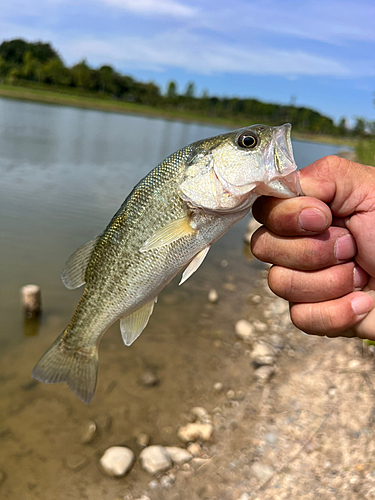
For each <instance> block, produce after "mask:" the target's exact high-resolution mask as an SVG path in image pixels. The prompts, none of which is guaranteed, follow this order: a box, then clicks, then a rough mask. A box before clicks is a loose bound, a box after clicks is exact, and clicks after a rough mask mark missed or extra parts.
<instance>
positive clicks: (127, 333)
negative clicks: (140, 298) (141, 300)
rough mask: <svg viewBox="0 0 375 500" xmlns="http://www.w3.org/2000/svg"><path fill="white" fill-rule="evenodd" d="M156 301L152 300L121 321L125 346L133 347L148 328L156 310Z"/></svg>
mask: <svg viewBox="0 0 375 500" xmlns="http://www.w3.org/2000/svg"><path fill="white" fill-rule="evenodd" d="M155 302H156V299H152V300H150V302H147V304H145V305H144V306H142V307H140V308H139V309H137V311H135V312H133V314H130V316H125V317H124V318H121V319H120V329H121V335H122V339H123V341H124V343H125V345H127V346H129V345H131V344H132V343H133V342H134V341H135V339H137V338H138V337H139V336H140V334H141V333H142V332H143V330H144V329H145V328H146V326H147V323H148V320H149V319H150V316H151V314H152V311H153V310H154V305H155Z"/></svg>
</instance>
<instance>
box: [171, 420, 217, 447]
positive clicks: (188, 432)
mask: <svg viewBox="0 0 375 500" xmlns="http://www.w3.org/2000/svg"><path fill="white" fill-rule="evenodd" d="M213 430H214V428H213V425H212V424H208V423H200V422H194V423H191V424H187V425H185V426H184V427H180V428H179V430H178V437H179V439H181V441H182V442H184V443H189V442H191V441H208V440H209V439H210V438H211V436H212V433H213Z"/></svg>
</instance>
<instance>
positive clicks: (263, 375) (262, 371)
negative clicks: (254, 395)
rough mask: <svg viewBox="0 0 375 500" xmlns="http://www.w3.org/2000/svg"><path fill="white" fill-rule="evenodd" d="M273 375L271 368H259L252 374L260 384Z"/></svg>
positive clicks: (273, 371)
mask: <svg viewBox="0 0 375 500" xmlns="http://www.w3.org/2000/svg"><path fill="white" fill-rule="evenodd" d="M274 373H275V369H274V367H273V366H266V365H265V366H261V367H260V368H258V369H257V370H255V372H254V377H255V378H256V379H257V380H259V381H260V382H268V381H269V380H270V379H271V377H272V375H273V374H274Z"/></svg>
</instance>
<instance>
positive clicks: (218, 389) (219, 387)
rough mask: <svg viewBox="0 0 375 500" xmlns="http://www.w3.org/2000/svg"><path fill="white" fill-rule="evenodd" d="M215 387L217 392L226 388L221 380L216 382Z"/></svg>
mask: <svg viewBox="0 0 375 500" xmlns="http://www.w3.org/2000/svg"><path fill="white" fill-rule="evenodd" d="M214 389H215V391H216V392H221V391H222V390H223V389H224V386H223V384H222V383H221V382H216V384H215V385H214Z"/></svg>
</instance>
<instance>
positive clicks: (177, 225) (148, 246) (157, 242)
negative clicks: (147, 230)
mask: <svg viewBox="0 0 375 500" xmlns="http://www.w3.org/2000/svg"><path fill="white" fill-rule="evenodd" d="M194 231H195V229H193V228H192V227H191V226H190V221H189V217H188V216H185V217H183V218H182V219H176V220H174V221H172V222H170V223H169V224H167V225H166V226H164V227H162V228H160V229H158V230H157V231H156V233H155V234H153V235H152V236H151V237H150V238H148V240H146V241H145V242H144V243H143V245H142V246H141V248H140V249H139V251H140V252H148V251H149V250H154V249H155V248H159V247H163V246H164V245H170V244H171V243H173V242H174V241H177V240H179V239H180V238H183V237H184V236H187V235H189V234H193V233H194Z"/></svg>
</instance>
